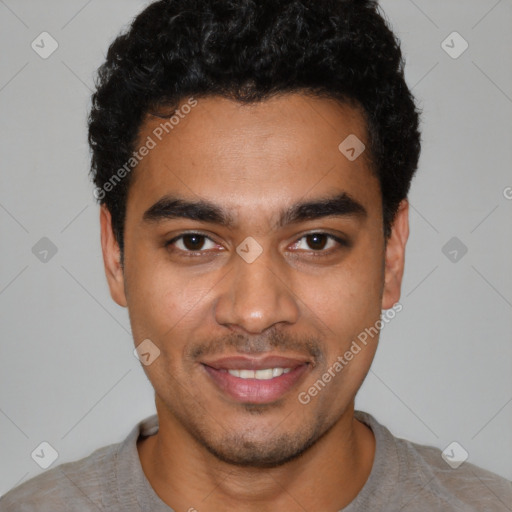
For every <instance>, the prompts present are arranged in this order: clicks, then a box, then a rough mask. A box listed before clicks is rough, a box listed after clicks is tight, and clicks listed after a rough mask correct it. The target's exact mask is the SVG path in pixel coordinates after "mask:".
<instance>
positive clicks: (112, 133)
mask: <svg viewBox="0 0 512 512" xmlns="http://www.w3.org/2000/svg"><path fill="white" fill-rule="evenodd" d="M404 63H405V61H404V58H403V56H402V52H401V49H400V41H399V40H398V39H397V37H396V36H395V35H394V33H393V31H392V29H391V28H390V24H389V23H388V21H387V19H386V17H385V15H384V13H383V12H382V10H381V8H380V6H379V5H378V2H377V1H376V0H160V1H157V2H154V3H152V4H150V5H149V6H148V7H147V8H146V9H145V10H144V11H142V12H141V13H140V14H139V15H138V16H137V17H136V18H135V19H134V20H133V22H132V24H131V25H130V26H129V27H128V29H127V30H126V31H125V32H123V33H122V34H121V35H119V36H118V37H117V38H116V39H115V40H114V42H113V43H112V44H111V46H110V48H109V50H108V53H107V57H106V61H105V62H104V63H103V65H102V66H101V67H100V68H99V70H98V75H97V78H96V91H95V92H94V94H93V96H92V106H91V111H90V115H89V144H90V147H91V150H92V162H91V174H92V176H93V180H94V183H95V185H96V187H97V188H96V191H97V192H96V193H95V195H96V198H97V199H98V200H99V202H100V204H105V205H106V207H107V208H108V210H109V211H110V213H111V216H112V227H113V231H114V234H115V237H116V240H117V242H118V244H119V246H120V248H121V255H122V254H123V231H124V219H125V213H126V200H127V195H128V187H129V184H130V178H131V174H129V173H127V172H126V171H125V172H124V173H119V170H120V169H122V168H123V166H124V168H125V169H126V163H127V162H128V161H130V158H133V152H134V150H135V144H136V142H137V140H138V134H139V131H140V128H141V125H142V123H143V121H144V119H145V116H146V115H147V114H148V113H151V112H152V111H159V109H161V108H162V107H165V108H171V109H173V108H176V106H177V105H178V104H179V103H180V102H181V101H183V100H184V99H186V98H187V97H194V98H199V97H206V96H221V97H225V98H228V99H232V100H237V101H240V102H246V103H252V102H259V101H263V100H265V99H269V98H271V97H272V96H275V95H279V94H285V93H293V92H304V93H306V94H312V95H314V96H316V97H324V98H331V99H335V100H339V101H340V102H341V103H345V104H349V105H352V106H356V107H358V108H359V110H360V111H361V113H362V115H363V117H364V119H365V122H366V125H367V126H366V127H367V133H368V139H369V140H368V141H367V145H366V147H367V152H365V154H366V153H368V152H369V155H370V157H369V158H370V160H371V162H372V165H371V168H372V171H373V172H374V173H375V175H376V176H377V177H378V179H379V183H380V188H381V193H382V202H383V219H384V226H383V229H384V233H385V239H386V240H387V239H388V237H389V235H390V233H391V226H392V223H393V220H394V217H395V215H396V212H397V210H398V206H399V203H400V201H401V200H402V199H404V198H406V197H407V194H408V192H409V188H410V183H411V180H412V177H413V175H414V173H415V171H416V168H417V164H418V159H419V154H420V148H421V142H420V132H419V126H418V125H419V114H420V111H419V109H418V108H417V106H416V105H415V102H414V98H413V96H412V93H411V91H410V90H409V88H408V87H407V85H406V83H405V79H404ZM340 142H341V141H340ZM116 173H117V176H115V175H116ZM120 175H122V176H123V179H119V176H120ZM113 178H116V181H115V182H114V181H113ZM98 192H99V193H98Z"/></svg>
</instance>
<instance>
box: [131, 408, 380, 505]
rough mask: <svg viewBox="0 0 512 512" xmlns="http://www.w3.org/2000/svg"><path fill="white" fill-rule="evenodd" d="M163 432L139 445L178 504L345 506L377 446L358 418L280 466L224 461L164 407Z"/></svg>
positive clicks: (165, 495) (350, 414) (152, 473)
mask: <svg viewBox="0 0 512 512" xmlns="http://www.w3.org/2000/svg"><path fill="white" fill-rule="evenodd" d="M157 411H158V417H159V425H160V427H159V431H158V433H157V434H155V435H153V436H150V437H148V438H145V439H142V440H140V441H139V442H138V444H137V449H138V453H139V457H140V460H141V465H142V469H143V471H144V473H145V475H146V477H147V479H148V480H149V482H150V484H151V486H152V487H153V489H154V490H155V492H156V493H157V494H158V496H159V497H160V499H161V500H162V501H164V502H165V503H166V504H167V505H169V506H170V507H171V508H173V509H174V510H187V511H188V510H191V511H193V510H194V509H196V510H197V511H200V512H214V511H218V510H223V511H225V512H231V511H239V510H241V509H243V510H244V511H247V512H253V511H254V512H256V511H258V512H265V511H271V510H279V509H282V510H286V511H288V512H295V511H297V512H299V511H300V512H303V511H304V510H333V511H334V510H340V509H342V508H344V507H345V506H347V505H348V504H349V503H350V502H351V501H352V500H353V499H354V498H355V497H356V496H357V494H358V493H359V491H360V490H361V489H362V487H363V486H364V484H365V482H366V480H367V479H368V476H369V474H370V471H371V468H372V465H373V458H374V453H375V438H374V435H373V433H372V431H371V430H370V429H369V428H368V427H367V426H366V425H364V424H363V423H361V422H359V421H358V420H356V419H355V418H354V403H353V402H352V403H351V404H350V406H349V407H347V409H346V411H345V412H344V414H343V415H342V417H341V418H340V419H339V421H338V422H337V423H336V424H335V425H334V426H333V427H332V428H331V429H330V430H329V431H328V432H327V433H326V434H325V435H324V436H323V437H321V438H320V439H319V440H318V441H317V442H316V443H315V444H314V445H313V446H311V447H310V448H309V449H308V450H306V451H305V452H304V453H303V454H302V455H301V456H300V457H298V458H296V459H294V460H292V461H290V462H288V463H286V464H284V465H282V466H279V467H276V468H265V469H262V468H251V467H240V466H233V465H231V464H227V463H225V462H223V461H220V460H219V459H217V458H216V457H215V456H213V455H212V454H211V453H210V452H208V451H207V450H206V449H205V448H204V447H203V446H202V445H200V444H199V443H197V441H196V440H195V439H194V438H192V437H191V436H190V435H189V434H188V432H186V431H185V430H184V429H183V427H182V426H181V425H180V424H179V423H178V422H177V421H176V419H175V418H174V417H173V416H172V415H171V414H170V413H169V412H168V411H166V410H165V408H163V407H159V404H158V400H157Z"/></svg>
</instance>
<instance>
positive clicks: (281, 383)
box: [201, 356, 312, 404]
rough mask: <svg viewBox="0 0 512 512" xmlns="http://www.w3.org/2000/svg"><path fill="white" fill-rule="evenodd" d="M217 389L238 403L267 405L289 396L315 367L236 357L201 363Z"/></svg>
mask: <svg viewBox="0 0 512 512" xmlns="http://www.w3.org/2000/svg"><path fill="white" fill-rule="evenodd" d="M201 365H202V366H203V368H204V369H205V371H206V373H207V375H208V376H209V377H210V379H211V381H212V383H213V384H214V386H215V387H216V388H217V389H218V390H219V391H220V392H221V393H223V394H224V395H227V396H228V397H229V398H231V399H232V400H234V401H236V402H241V403H251V404H264V403H270V402H274V401H276V400H278V399H280V398H281V397H283V396H284V395H285V394H286V393H289V392H290V391H291V390H292V389H293V388H294V387H297V386H298V384H299V382H300V381H301V380H303V378H304V376H305V374H306V373H307V372H308V371H309V370H310V368H311V367H312V364H311V362H310V361H308V360H306V359H295V358H287V357H280V356H267V357H264V358H260V359H255V358H249V357H243V356H235V357H227V358H221V359H217V360H214V361H204V362H202V363H201Z"/></svg>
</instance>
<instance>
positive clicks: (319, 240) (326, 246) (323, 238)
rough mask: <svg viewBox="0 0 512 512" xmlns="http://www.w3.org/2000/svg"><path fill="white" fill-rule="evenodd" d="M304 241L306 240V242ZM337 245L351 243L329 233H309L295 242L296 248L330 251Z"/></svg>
mask: <svg viewBox="0 0 512 512" xmlns="http://www.w3.org/2000/svg"><path fill="white" fill-rule="evenodd" d="M303 241H305V243H304V242H303ZM336 245H337V246H338V248H340V247H348V245H349V244H348V243H347V242H346V241H345V240H343V239H341V238H338V237H337V236H334V235H331V234H329V233H309V234H307V235H304V236H303V237H302V238H300V239H299V240H298V241H297V242H296V243H295V245H294V249H300V250H304V251H309V252H319V253H324V252H325V253H330V252H332V251H333V250H336Z"/></svg>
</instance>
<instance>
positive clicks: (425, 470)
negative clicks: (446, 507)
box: [397, 438, 512, 512]
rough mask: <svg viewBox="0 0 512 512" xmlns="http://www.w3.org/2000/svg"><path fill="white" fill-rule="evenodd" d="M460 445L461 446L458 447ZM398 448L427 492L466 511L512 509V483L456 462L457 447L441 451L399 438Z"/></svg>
mask: <svg viewBox="0 0 512 512" xmlns="http://www.w3.org/2000/svg"><path fill="white" fill-rule="evenodd" d="M459 446H460V445H459ZM397 449H398V450H399V453H402V456H403V458H404V465H405V467H407V468H408V470H409V472H410V474H409V475H407V476H406V478H408V479H411V478H414V475H415V474H416V478H419V477H420V476H419V475H420V474H421V480H422V481H423V482H424V483H425V488H424V489H425V491H424V492H427V493H429V494H432V495H435V496H436V497H437V498H439V500H444V501H446V503H447V504H448V503H449V504H453V505H454V506H459V507H466V508H465V510H486V511H489V512H491V511H507V510H511V509H512V482H510V481H509V480H507V479H505V478H503V477H502V476H500V475H497V474H496V473H493V472H491V471H488V470H486V469H484V468H481V467H479V466H476V465H475V464H472V463H470V462H468V461H467V460H466V461H464V462H462V459H463V458H464V457H460V458H459V460H457V449H459V450H462V448H458V447H457V446H454V447H452V448H451V449H450V448H449V449H448V450H445V452H444V453H443V451H441V450H440V449H439V448H436V447H434V446H427V445H422V444H418V443H413V442H411V441H407V440H404V439H399V438H397Z"/></svg>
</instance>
